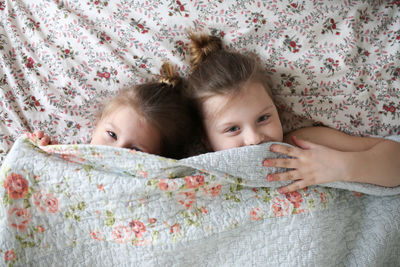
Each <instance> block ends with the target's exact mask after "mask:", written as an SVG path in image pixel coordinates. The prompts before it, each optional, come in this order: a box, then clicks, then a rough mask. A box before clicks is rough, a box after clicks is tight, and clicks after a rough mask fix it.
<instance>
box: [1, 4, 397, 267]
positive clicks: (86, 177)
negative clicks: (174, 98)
mask: <svg viewBox="0 0 400 267" xmlns="http://www.w3.org/2000/svg"><path fill="white" fill-rule="evenodd" d="M0 16H1V21H0V25H1V27H0V53H1V61H0V62H1V69H0V86H1V90H0V161H1V163H3V165H2V169H1V171H0V174H1V175H0V185H1V189H0V198H1V199H2V206H1V211H0V215H1V216H0V236H1V238H0V239H1V240H0V265H2V266H7V265H8V266H26V265H32V266H38V265H40V266H68V265H69V266H71V265H76V266H111V265H121V266H188V265H194V266H222V265H223V266H240V265H245V266H298V265H300V266H310V265H311V266H313V265H314V266H360V265H361V266H396V265H397V266H398V265H400V243H399V240H400V209H399V207H400V197H399V194H400V189H399V188H392V189H388V188H381V187H376V186H371V185H364V184H359V185H357V184H356V185H355V184H349V183H334V184H330V185H322V186H315V187H309V188H307V189H305V190H300V191H299V192H296V193H295V194H291V195H280V194H279V193H278V192H277V190H276V189H277V187H278V186H280V184H279V183H278V184H276V183H275V184H274V183H268V182H267V181H266V180H265V177H266V174H267V173H268V172H272V171H276V170H273V169H266V168H263V166H262V159H263V157H266V156H268V155H272V156H276V155H274V154H273V153H272V154H270V153H271V152H269V151H268V146H269V145H268V144H267V145H261V146H260V147H256V148H251V149H250V148H241V149H234V150H232V151H228V152H223V153H209V154H205V155H199V156H196V157H192V158H188V159H183V160H180V161H176V160H172V159H164V158H159V157H157V156H153V155H147V154H142V153H132V152H131V151H125V150H118V149H111V148H109V149H106V148H97V147H92V146H89V145H85V144H87V143H88V142H89V140H90V136H91V132H92V130H93V128H94V126H95V125H94V122H95V116H96V112H97V111H98V110H99V108H100V107H101V105H102V102H103V101H104V100H105V99H106V98H107V97H109V96H110V95H113V94H116V93H117V92H118V90H120V89H122V88H125V87H128V86H132V85H134V84H137V83H142V82H144V81H146V80H148V79H150V78H151V77H153V75H155V74H158V73H159V72H158V71H159V69H160V67H161V64H162V62H163V61H166V60H168V61H170V62H172V64H173V65H174V66H176V72H178V73H179V74H181V75H182V76H186V75H187V74H188V72H189V65H188V63H189V55H188V44H189V41H188V38H187V33H188V30H195V31H202V32H206V33H211V34H214V35H217V36H220V37H222V38H223V39H224V42H225V43H226V45H227V46H228V47H229V48H230V49H233V50H236V51H243V52H245V51H248V52H255V53H256V54H257V55H258V56H259V59H260V61H261V62H262V64H263V65H264V66H265V68H266V70H267V71H268V75H269V76H270V80H271V87H272V90H273V93H274V95H275V97H276V103H277V105H278V107H279V110H280V112H281V118H282V123H283V127H284V131H285V132H289V131H291V130H294V129H298V128H301V127H305V126H310V125H325V126H329V127H332V128H335V129H338V130H341V131H344V132H346V133H349V134H353V135H360V136H382V137H385V136H389V135H390V136H394V137H393V138H394V139H396V138H397V139H396V140H399V139H398V136H399V135H400V90H399V89H400V64H399V59H400V28H399V25H400V4H399V1H335V0H331V1H318V0H316V1H292V0H285V1H275V0H267V1H252V0H248V1H247V0H242V1H184V0H181V1H178V0H176V1H175V0H171V1H161V0H159V1H144V0H140V1H128V0H115V1H105V0H86V1H80V0H79V1H78V0H70V1H60V0H53V1H50V0H36V1H28V0H0ZM37 129H40V130H44V131H45V132H46V133H48V134H49V135H50V136H52V137H53V138H55V139H56V140H57V141H58V142H59V143H60V144H70V145H59V146H49V147H47V148H46V147H40V146H38V145H37V140H35V139H34V138H32V137H31V138H29V135H25V133H27V132H33V131H34V130H37ZM78 144H79V145H78ZM249 149H250V150H249ZM249 155H252V156H249ZM121 158H123V159H121ZM227 159H229V160H227ZM111 163H112V164H111ZM54 174H56V175H57V177H54ZM116 177H118V179H116ZM10 181H17V182H19V183H20V185H22V187H21V188H22V189H21V190H22V191H20V192H17V193H15V192H14V193H15V194H14V193H10V192H11V191H9V190H8V189H9V184H10ZM157 203H158V204H157ZM156 204H157V205H156ZM157 207H158V208H157Z"/></svg>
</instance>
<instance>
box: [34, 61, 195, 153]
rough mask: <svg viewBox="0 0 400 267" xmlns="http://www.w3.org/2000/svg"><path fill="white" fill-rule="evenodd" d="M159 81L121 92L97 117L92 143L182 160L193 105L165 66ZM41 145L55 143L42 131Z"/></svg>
mask: <svg viewBox="0 0 400 267" xmlns="http://www.w3.org/2000/svg"><path fill="white" fill-rule="evenodd" d="M162 73H163V74H162V75H161V77H160V79H159V80H158V81H151V82H148V83H144V84H141V85H138V86H135V87H133V88H127V89H124V90H122V91H121V92H120V93H118V94H117V95H116V96H114V97H113V98H111V100H109V102H108V103H107V104H106V105H105V106H104V108H103V110H102V111H101V112H100V114H99V116H98V121H97V124H96V127H95V129H94V132H93V135H92V140H91V142H90V144H93V145H107V146H113V147H121V148H129V149H134V150H137V151H142V152H146V153H150V154H156V155H160V156H164V157H169V158H175V159H179V158H183V157H185V156H186V147H187V145H188V143H191V142H192V136H194V132H195V127H194V125H195V121H196V120H195V119H194V112H193V105H192V104H191V102H190V101H189V99H188V98H186V97H185V95H184V90H185V82H184V81H183V79H181V78H180V77H179V76H177V75H175V74H174V71H173V67H172V66H171V65H170V64H168V63H164V64H163V66H162ZM34 135H35V136H36V137H38V138H39V139H40V142H39V143H40V144H41V145H47V144H49V143H54V142H51V141H50V138H49V136H47V135H45V134H44V133H43V131H36V132H35V133H34Z"/></svg>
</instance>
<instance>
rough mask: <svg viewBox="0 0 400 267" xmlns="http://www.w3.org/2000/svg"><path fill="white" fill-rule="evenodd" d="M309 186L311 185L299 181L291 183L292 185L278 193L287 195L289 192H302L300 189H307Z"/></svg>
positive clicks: (279, 190)
mask: <svg viewBox="0 0 400 267" xmlns="http://www.w3.org/2000/svg"><path fill="white" fill-rule="evenodd" d="M307 186H309V185H308V184H307V183H306V182H305V181H304V180H297V181H295V182H293V183H291V184H290V185H287V186H284V187H281V188H279V189H278V192H279V193H280V194H285V193H289V192H293V191H297V190H300V189H302V188H305V187H307Z"/></svg>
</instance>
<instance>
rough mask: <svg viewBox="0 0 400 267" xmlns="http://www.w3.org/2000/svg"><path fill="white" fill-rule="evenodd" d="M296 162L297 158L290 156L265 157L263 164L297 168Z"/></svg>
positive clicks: (265, 165)
mask: <svg viewBox="0 0 400 267" xmlns="http://www.w3.org/2000/svg"><path fill="white" fill-rule="evenodd" d="M296 162H297V159H290V158H277V159H264V161H263V166H264V167H277V168H288V169H295V168H297V165H296Z"/></svg>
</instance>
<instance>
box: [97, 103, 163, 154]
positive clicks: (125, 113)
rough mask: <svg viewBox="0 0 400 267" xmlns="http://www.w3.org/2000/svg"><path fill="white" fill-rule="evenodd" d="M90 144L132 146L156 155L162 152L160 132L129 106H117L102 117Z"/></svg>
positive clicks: (131, 147)
mask: <svg viewBox="0 0 400 267" xmlns="http://www.w3.org/2000/svg"><path fill="white" fill-rule="evenodd" d="M90 144H93V145H106V146H113V147H123V148H130V149H135V150H138V151H142V152H146V153H150V154H156V155H159V154H160V153H161V136H160V132H159V131H158V130H157V129H156V128H155V127H154V126H153V125H151V124H150V123H148V122H147V121H146V120H145V119H144V118H143V117H142V116H141V115H140V114H138V113H137V112H136V110H135V109H133V108H131V107H128V106H122V107H120V108H117V109H116V110H114V111H112V112H110V114H108V115H107V116H105V117H104V118H103V119H101V120H100V121H99V122H98V124H97V125H96V128H95V130H94V133H93V136H92V141H91V142H90Z"/></svg>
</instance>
